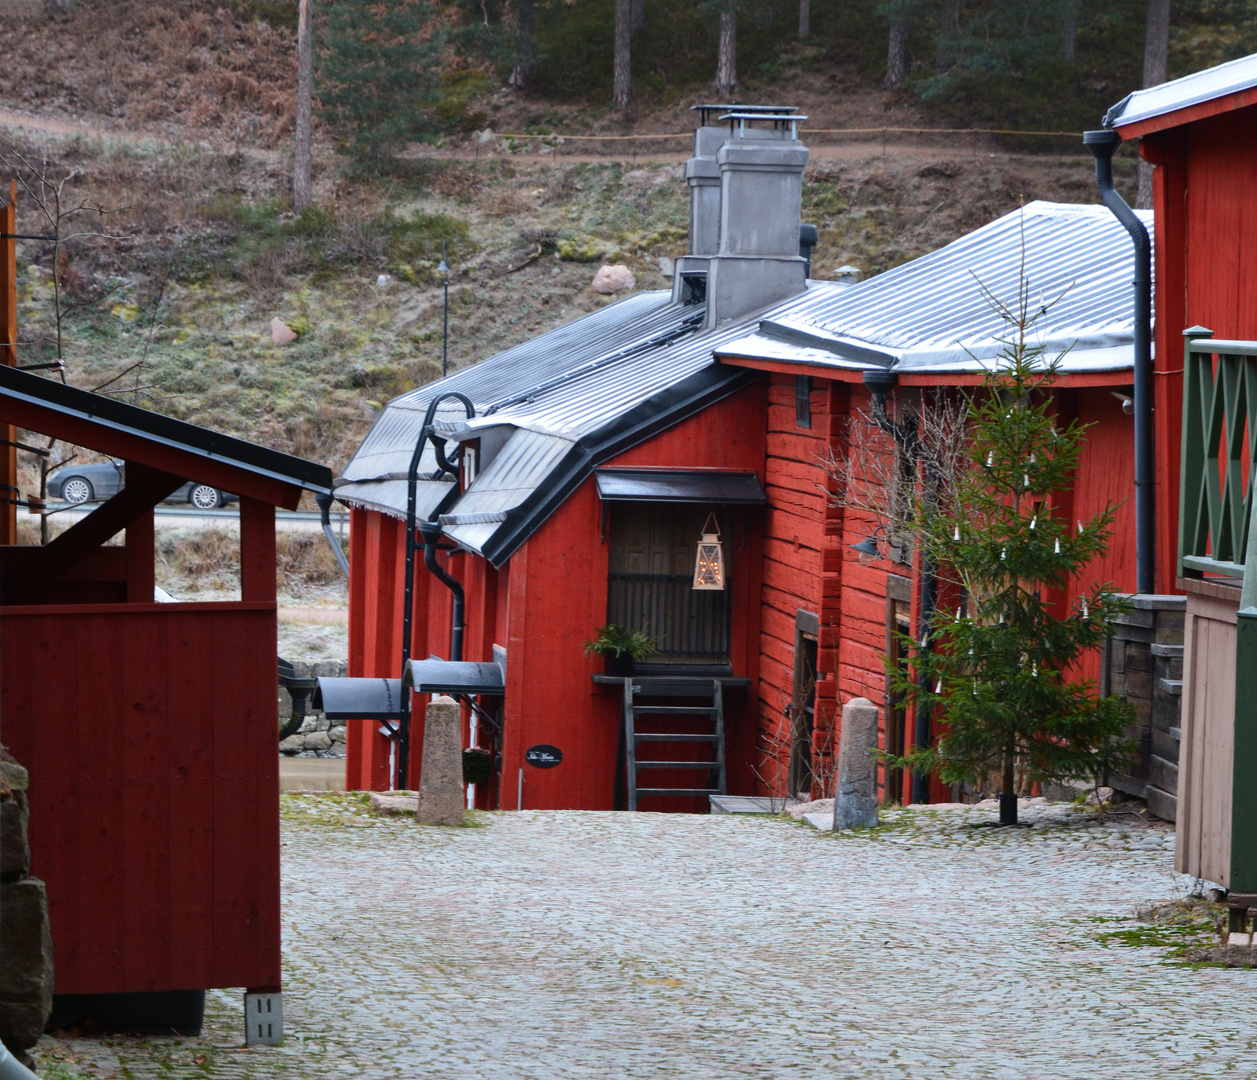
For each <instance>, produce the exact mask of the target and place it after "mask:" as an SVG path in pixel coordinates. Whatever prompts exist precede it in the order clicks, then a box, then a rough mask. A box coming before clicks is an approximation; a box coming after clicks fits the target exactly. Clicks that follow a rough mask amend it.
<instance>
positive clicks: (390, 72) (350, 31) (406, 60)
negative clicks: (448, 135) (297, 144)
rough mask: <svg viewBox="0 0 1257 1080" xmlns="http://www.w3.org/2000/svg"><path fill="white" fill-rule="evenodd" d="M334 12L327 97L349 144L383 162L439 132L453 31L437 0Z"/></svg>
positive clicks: (369, 3)
mask: <svg viewBox="0 0 1257 1080" xmlns="http://www.w3.org/2000/svg"><path fill="white" fill-rule="evenodd" d="M326 10H327V26H326V30H325V32H324V34H323V43H324V53H323V56H322V60H321V63H320V65H319V76H320V86H319V100H320V102H321V103H322V113H323V116H324V118H325V119H326V120H327V121H329V122H330V123H331V124H332V125H334V126H335V127H336V128H338V129H339V130H341V131H342V132H344V133H345V134H346V135H347V142H346V145H347V146H348V147H349V148H350V149H352V151H353V152H354V153H355V154H356V155H357V156H359V157H361V158H365V159H378V158H380V157H381V156H382V155H383V154H385V153H386V152H387V151H389V150H391V149H393V148H395V147H400V146H403V145H404V144H406V143H408V142H415V141H417V140H420V139H423V138H425V137H428V136H430V135H432V134H433V133H434V132H435V131H436V125H435V124H434V122H433V118H432V110H433V109H434V108H435V106H436V105H438V104H439V103H440V101H441V68H442V60H443V58H444V53H445V51H446V46H447V34H446V31H445V29H444V27H443V25H442V22H441V18H440V13H439V12H438V11H437V10H436V8H435V6H434V5H433V4H432V2H431V0H384V2H383V3H380V2H379V0H332V2H331V3H330V4H328V5H327V8H326Z"/></svg>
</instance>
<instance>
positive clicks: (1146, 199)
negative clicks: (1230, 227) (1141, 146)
mask: <svg viewBox="0 0 1257 1080" xmlns="http://www.w3.org/2000/svg"><path fill="white" fill-rule="evenodd" d="M1169 53H1170V0H1148V28H1147V33H1146V34H1145V36H1144V86H1145V87H1148V86H1159V85H1160V84H1161V83H1163V82H1165V77H1166V67H1167V65H1168V63H1169ZM1135 205H1136V206H1137V207H1139V208H1140V209H1142V210H1147V209H1148V208H1149V207H1150V206H1152V166H1151V165H1149V164H1148V162H1146V161H1144V160H1143V158H1140V159H1139V190H1138V192H1137V193H1136V195H1135Z"/></svg>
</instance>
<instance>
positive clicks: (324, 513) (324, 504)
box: [314, 494, 349, 581]
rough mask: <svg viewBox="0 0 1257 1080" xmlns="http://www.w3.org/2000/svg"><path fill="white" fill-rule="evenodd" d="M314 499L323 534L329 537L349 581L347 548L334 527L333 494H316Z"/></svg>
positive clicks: (329, 545)
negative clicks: (341, 543) (341, 542)
mask: <svg viewBox="0 0 1257 1080" xmlns="http://www.w3.org/2000/svg"><path fill="white" fill-rule="evenodd" d="M314 501H315V502H316V503H317V504H318V507H319V515H320V520H321V521H322V524H323V535H324V536H325V537H326V538H327V544H328V547H330V548H331V549H332V554H333V555H335V556H336V565H337V566H339V567H340V572H341V573H342V574H344V575H345V580H346V581H347V580H349V560H348V559H346V558H345V549H344V548H342V547H341V546H340V539H339V538H338V537H337V536H336V530H335V529H333V528H332V496H331V495H330V494H327V495H316V496H314Z"/></svg>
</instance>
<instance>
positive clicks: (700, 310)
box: [477, 304, 707, 418]
mask: <svg viewBox="0 0 1257 1080" xmlns="http://www.w3.org/2000/svg"><path fill="white" fill-rule="evenodd" d="M685 306H687V305H682V304H678V305H677V307H678V308H683V307H685ZM693 306H694V307H695V309H696V310H695V312H694V314H692V315H688V316H686V317H685V318H684V319H682V320H681V322H680V324H679V325H678V326H675V327H673V328H672V329H670V330H664V331H660V332H658V333H655V334H651V335H650V336H648V337H644V338H639V339H638V340H637V341H634V342H630V343H629V344H628V345H625V346H622V347H621V348H619V349H617V350H616V351H615V352H613V353H606V354H603V355H602V356H599V357H595V358H594V359H593V360H590V361H589V362H588V363H585V364H582V365H581V366H580V367H578V368H574V369H573V370H571V371H564V372H562V373H560V374H558V375H555V376H554V377H553V378H552V379H547V380H546V381H545V382H543V383H540V384H539V385H537V386H535V387H531V388H530V389H528V390H521V391H519V392H518V393H515V394H513V395H511V396H510V397H507V398H503V399H501V400H499V401H495V402H494V403H493V404H492V405H489V406H488V407H487V408H485V409H484V410H483V411H481V412H480V414H479V416H478V417H477V418H480V417H489V416H494V415H496V414H497V413H498V412H500V411H501V410H502V409H505V408H509V407H510V406H512V405H522V404H524V403H525V402H532V401H534V400H536V398H537V397H538V396H539V395H541V394H546V393H549V392H550V391H551V390H555V389H557V388H558V387H560V386H566V385H567V384H568V383H572V382H575V381H576V380H578V379H583V378H584V377H585V376H587V375H592V374H593V373H594V372H597V371H601V370H602V369H603V368H606V367H610V366H611V365H612V364H615V363H617V362H618V361H620V360H627V359H628V358H629V357H631V356H636V355H637V354H638V353H640V352H645V351H646V350H647V349H652V348H660V347H662V346H666V345H671V344H672V343H673V342H674V341H678V340H680V339H681V338H683V337H688V336H689V335H690V334H692V333H694V332H695V331H697V330H699V329H700V328H701V326H702V323H703V320H704V319H705V318H706V317H707V305H706V304H701V305H693Z"/></svg>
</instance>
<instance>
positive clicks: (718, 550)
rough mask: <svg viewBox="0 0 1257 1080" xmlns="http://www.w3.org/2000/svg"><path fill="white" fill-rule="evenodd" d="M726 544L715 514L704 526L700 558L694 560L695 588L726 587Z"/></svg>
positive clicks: (700, 544) (699, 552)
mask: <svg viewBox="0 0 1257 1080" xmlns="http://www.w3.org/2000/svg"><path fill="white" fill-rule="evenodd" d="M724 587H725V558H724V545H723V544H722V543H721V542H720V526H718V525H717V524H716V520H715V515H714V514H711V515H709V516H708V518H707V523H706V524H705V525H704V526H703V538H702V539H701V540H699V542H698V558H697V559H696V560H695V561H694V588H696V589H720V590H722V589H724Z"/></svg>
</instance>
